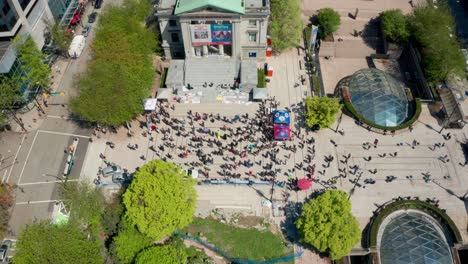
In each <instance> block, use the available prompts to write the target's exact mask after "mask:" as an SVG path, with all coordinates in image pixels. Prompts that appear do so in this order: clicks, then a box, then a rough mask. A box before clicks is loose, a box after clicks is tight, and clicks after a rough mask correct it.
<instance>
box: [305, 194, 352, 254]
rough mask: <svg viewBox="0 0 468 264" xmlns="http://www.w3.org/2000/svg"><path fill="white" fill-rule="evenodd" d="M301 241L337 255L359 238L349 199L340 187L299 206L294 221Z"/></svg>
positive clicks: (345, 252) (350, 246)
mask: <svg viewBox="0 0 468 264" xmlns="http://www.w3.org/2000/svg"><path fill="white" fill-rule="evenodd" d="M296 226H297V229H298V230H299V232H300V234H301V237H302V239H303V241H304V242H306V243H309V244H311V245H312V246H314V247H315V248H317V249H318V250H319V251H322V252H327V253H328V254H330V257H331V259H333V260H335V259H339V258H342V257H343V256H345V255H346V254H348V253H349V252H350V251H351V249H352V248H353V247H354V246H355V245H356V244H357V243H358V242H359V240H360V236H361V230H360V229H359V223H358V221H357V220H356V218H354V216H353V215H352V214H351V203H350V202H349V200H348V198H347V194H346V193H345V192H343V191H335V190H333V191H330V190H329V191H325V192H324V193H323V194H322V195H320V196H319V197H317V198H315V199H312V200H310V201H308V202H307V203H305V204H304V205H303V206H302V213H301V215H300V217H299V219H298V220H297V222H296Z"/></svg>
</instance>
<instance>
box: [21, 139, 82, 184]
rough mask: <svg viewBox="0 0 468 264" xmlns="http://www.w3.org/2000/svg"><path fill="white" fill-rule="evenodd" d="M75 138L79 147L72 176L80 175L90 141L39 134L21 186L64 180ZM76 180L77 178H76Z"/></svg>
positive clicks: (25, 168)
mask: <svg viewBox="0 0 468 264" xmlns="http://www.w3.org/2000/svg"><path fill="white" fill-rule="evenodd" d="M75 138H77V139H78V145H77V148H76V152H75V156H74V165H73V166H72V170H71V173H70V175H80V171H81V168H82V166H83V160H84V158H85V155H86V151H87V148H88V144H89V140H88V138H80V137H75V136H70V135H64V134H56V133H54V132H43V131H42V132H39V133H38V135H37V138H36V141H35V143H34V145H33V146H32V148H31V153H30V156H29V160H28V162H27V164H26V165H25V166H24V171H23V174H22V176H21V181H20V182H19V184H20V185H21V184H28V183H36V182H49V181H60V180H63V179H64V177H63V176H64V172H65V171H64V169H65V165H66V163H67V158H68V150H69V147H70V146H71V145H72V144H73V142H74V140H75ZM74 178H77V177H76V176H75V177H74Z"/></svg>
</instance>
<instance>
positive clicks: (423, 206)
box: [369, 200, 462, 247]
mask: <svg viewBox="0 0 468 264" xmlns="http://www.w3.org/2000/svg"><path fill="white" fill-rule="evenodd" d="M405 209H419V210H421V211H424V212H425V213H428V214H430V215H432V216H433V217H435V218H436V219H437V220H438V221H439V222H441V223H442V224H445V225H446V226H447V227H448V228H449V231H450V233H451V236H452V238H453V239H454V242H455V243H457V242H461V241H462V237H461V234H460V231H459V230H458V228H457V226H456V225H455V223H454V222H453V221H452V219H451V218H450V217H449V216H448V215H447V214H446V213H445V212H444V211H442V209H440V208H438V207H437V206H435V205H433V204H430V203H427V202H424V201H419V200H400V201H396V202H393V203H390V204H388V205H387V206H385V208H383V209H382V210H381V211H380V212H379V213H378V215H377V216H376V217H375V218H374V219H373V220H372V222H371V229H370V234H369V246H370V247H375V246H376V245H377V233H378V231H379V227H380V224H381V223H382V221H383V220H384V219H385V217H386V216H388V215H389V214H391V213H392V212H395V211H397V210H405Z"/></svg>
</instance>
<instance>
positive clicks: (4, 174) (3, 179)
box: [2, 170, 8, 182]
mask: <svg viewBox="0 0 468 264" xmlns="http://www.w3.org/2000/svg"><path fill="white" fill-rule="evenodd" d="M7 172H8V170H5V173H3V178H2V182H5V177H6V175H7Z"/></svg>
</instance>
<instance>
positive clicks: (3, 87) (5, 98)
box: [0, 75, 26, 130]
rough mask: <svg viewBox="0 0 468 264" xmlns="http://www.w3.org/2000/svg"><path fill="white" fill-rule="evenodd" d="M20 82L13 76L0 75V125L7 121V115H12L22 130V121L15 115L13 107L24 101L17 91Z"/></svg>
mask: <svg viewBox="0 0 468 264" xmlns="http://www.w3.org/2000/svg"><path fill="white" fill-rule="evenodd" d="M20 86H21V82H20V80H18V79H15V78H13V77H7V76H5V75H1V76H0V125H6V124H8V121H9V116H12V117H13V120H15V122H16V123H18V124H19V125H20V126H21V127H22V128H23V130H26V129H25V128H24V124H23V122H22V121H21V120H20V119H19V118H18V117H17V116H16V112H15V107H16V106H19V105H21V103H22V102H24V98H23V96H21V94H20V93H19V89H20Z"/></svg>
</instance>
